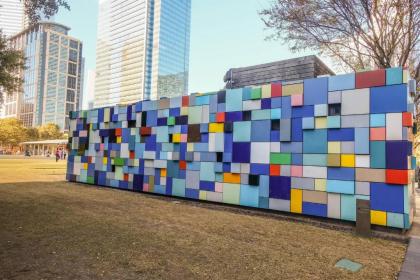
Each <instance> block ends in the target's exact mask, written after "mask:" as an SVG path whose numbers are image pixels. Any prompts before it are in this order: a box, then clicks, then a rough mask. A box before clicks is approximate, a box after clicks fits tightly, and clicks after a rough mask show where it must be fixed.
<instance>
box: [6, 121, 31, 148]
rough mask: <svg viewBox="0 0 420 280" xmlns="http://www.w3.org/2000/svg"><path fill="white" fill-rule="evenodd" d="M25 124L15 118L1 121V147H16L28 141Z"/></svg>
mask: <svg viewBox="0 0 420 280" xmlns="http://www.w3.org/2000/svg"><path fill="white" fill-rule="evenodd" d="M26 137H27V135H26V129H25V127H24V126H23V123H22V122H21V121H20V120H18V119H15V118H7V119H0V145H1V146H16V145H18V144H19V143H21V142H23V141H25V140H26Z"/></svg>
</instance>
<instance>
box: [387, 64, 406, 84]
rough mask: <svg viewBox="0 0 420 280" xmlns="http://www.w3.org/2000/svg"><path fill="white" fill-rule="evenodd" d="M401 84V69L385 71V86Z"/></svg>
mask: <svg viewBox="0 0 420 280" xmlns="http://www.w3.org/2000/svg"><path fill="white" fill-rule="evenodd" d="M402 82H403V69H402V68H401V67H395V68H388V69H386V84H387V85H397V84H402Z"/></svg>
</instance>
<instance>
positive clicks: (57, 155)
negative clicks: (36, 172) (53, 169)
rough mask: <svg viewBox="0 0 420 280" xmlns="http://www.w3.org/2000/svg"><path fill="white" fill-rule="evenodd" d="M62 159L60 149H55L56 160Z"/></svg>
mask: <svg viewBox="0 0 420 280" xmlns="http://www.w3.org/2000/svg"><path fill="white" fill-rule="evenodd" d="M59 159H60V151H59V150H58V149H57V151H55V162H57V161H58V160H59Z"/></svg>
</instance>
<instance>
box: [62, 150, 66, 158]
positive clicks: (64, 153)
mask: <svg viewBox="0 0 420 280" xmlns="http://www.w3.org/2000/svg"><path fill="white" fill-rule="evenodd" d="M66 156H67V152H66V150H64V151H63V157H64V160H66Z"/></svg>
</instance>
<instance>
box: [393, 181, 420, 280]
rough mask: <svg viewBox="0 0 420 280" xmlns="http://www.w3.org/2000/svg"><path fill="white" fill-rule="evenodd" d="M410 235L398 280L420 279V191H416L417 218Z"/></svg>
mask: <svg viewBox="0 0 420 280" xmlns="http://www.w3.org/2000/svg"><path fill="white" fill-rule="evenodd" d="M409 235H410V243H409V244H408V249H407V253H406V255H405V260H404V263H403V266H402V268H401V271H400V274H399V276H398V280H419V279H420V189H416V216H415V217H414V222H413V226H412V229H411V230H410V232H409Z"/></svg>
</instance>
